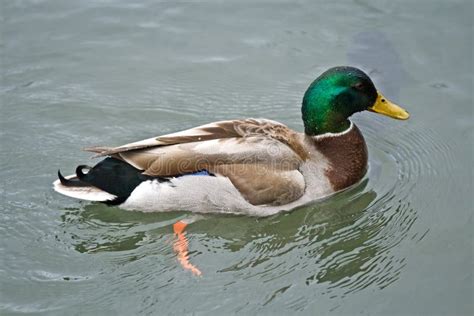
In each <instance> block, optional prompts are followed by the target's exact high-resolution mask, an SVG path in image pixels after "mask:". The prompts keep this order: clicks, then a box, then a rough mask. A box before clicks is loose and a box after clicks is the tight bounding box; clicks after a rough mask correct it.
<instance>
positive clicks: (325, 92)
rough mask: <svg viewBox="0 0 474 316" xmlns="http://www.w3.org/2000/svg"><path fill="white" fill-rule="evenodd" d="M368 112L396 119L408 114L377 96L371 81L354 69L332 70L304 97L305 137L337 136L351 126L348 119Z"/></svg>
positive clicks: (405, 116) (323, 75)
mask: <svg viewBox="0 0 474 316" xmlns="http://www.w3.org/2000/svg"><path fill="white" fill-rule="evenodd" d="M364 110H370V111H373V112H378V113H381V114H385V115H388V116H390V117H393V118H397V119H407V118H408V117H409V114H408V113H407V112H406V111H405V110H403V109H402V108H400V107H399V106H397V105H395V104H393V103H391V102H390V101H388V100H387V99H386V98H385V97H384V96H383V95H382V94H380V93H379V92H377V89H376V88H375V86H374V84H373V83H372V80H370V78H369V76H367V75H366V74H365V73H364V72H363V71H361V70H359V69H357V68H354V67H334V68H331V69H329V70H327V71H326V72H324V73H323V74H322V75H321V76H319V77H318V78H316V80H314V81H313V83H311V85H310V86H309V88H308V90H306V93H305V94H304V97H303V106H302V107H301V111H302V113H303V122H304V127H305V133H306V134H307V135H320V134H324V133H329V132H330V133H338V132H342V131H344V130H346V129H347V128H349V126H350V121H349V117H350V116H351V115H352V114H354V113H357V112H361V111H364Z"/></svg>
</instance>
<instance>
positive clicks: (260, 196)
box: [210, 164, 306, 205]
mask: <svg viewBox="0 0 474 316" xmlns="http://www.w3.org/2000/svg"><path fill="white" fill-rule="evenodd" d="M210 171H211V172H214V173H216V174H220V175H222V176H226V177H228V178H229V179H230V181H231V182H232V184H233V185H234V186H235V187H236V188H237V189H238V190H239V192H240V193H241V194H242V196H243V197H244V198H245V199H246V200H247V201H248V202H249V203H251V204H253V205H262V204H267V205H284V204H287V203H290V202H292V201H294V200H296V199H298V198H300V197H301V196H302V195H303V193H304V190H305V186H306V185H305V181H304V178H303V175H302V174H301V173H300V172H299V171H298V170H295V169H284V168H278V167H275V166H273V167H269V166H266V165H261V164H229V165H217V166H211V167H210Z"/></svg>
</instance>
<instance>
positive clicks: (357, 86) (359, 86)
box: [353, 82, 364, 90]
mask: <svg viewBox="0 0 474 316" xmlns="http://www.w3.org/2000/svg"><path fill="white" fill-rule="evenodd" d="M353 87H354V88H355V89H357V90H362V89H363V88H364V84H363V83H362V82H358V83H356V84H355V85H354V86H353Z"/></svg>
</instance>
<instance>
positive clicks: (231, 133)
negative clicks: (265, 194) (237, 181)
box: [84, 119, 308, 160]
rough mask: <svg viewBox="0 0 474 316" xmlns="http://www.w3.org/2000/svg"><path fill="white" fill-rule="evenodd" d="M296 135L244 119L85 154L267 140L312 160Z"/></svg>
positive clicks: (276, 125)
mask: <svg viewBox="0 0 474 316" xmlns="http://www.w3.org/2000/svg"><path fill="white" fill-rule="evenodd" d="M296 135H297V133H296V132H294V131H293V130H291V129H289V128H288V127H287V126H285V125H283V124H280V123H278V122H275V121H271V120H265V119H244V120H230V121H220V122H215V123H210V124H206V125H202V126H198V127H195V128H191V129H188V130H184V131H181V132H177V133H173V134H168V135H163V136H158V137H153V138H149V139H145V140H141V141H138V142H134V143H129V144H126V145H122V146H119V147H103V146H98V147H87V148H84V150H85V151H90V152H94V153H97V155H96V157H101V156H110V155H114V154H118V153H123V152H126V151H132V150H138V149H145V148H152V147H157V146H169V145H176V144H184V143H194V142H201V141H206V140H213V139H226V138H242V137H249V136H266V137H270V138H273V139H275V140H278V141H280V142H282V143H284V144H286V145H287V146H289V147H290V148H292V150H294V151H295V152H296V153H297V154H298V155H299V156H300V157H301V158H302V159H303V160H306V159H307V158H308V153H307V152H306V151H305V150H304V148H303V147H302V145H301V143H300V142H299V140H298V139H297V137H296Z"/></svg>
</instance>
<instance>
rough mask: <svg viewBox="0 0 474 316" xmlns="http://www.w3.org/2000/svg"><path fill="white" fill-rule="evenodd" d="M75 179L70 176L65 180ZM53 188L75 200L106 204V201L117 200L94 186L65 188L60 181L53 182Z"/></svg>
mask: <svg viewBox="0 0 474 316" xmlns="http://www.w3.org/2000/svg"><path fill="white" fill-rule="evenodd" d="M74 177H75V175H70V176H67V177H65V178H66V179H68V180H69V179H71V178H74ZM53 188H54V191H56V192H58V193H61V194H63V195H66V196H69V197H72V198H75V199H80V200H86V201H97V202H106V201H112V200H113V199H115V198H116V196H115V195H113V194H110V193H107V192H105V191H102V190H101V189H98V188H96V187H93V186H88V187H69V186H65V185H63V184H62V183H61V181H60V180H59V179H58V180H56V181H54V182H53Z"/></svg>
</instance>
